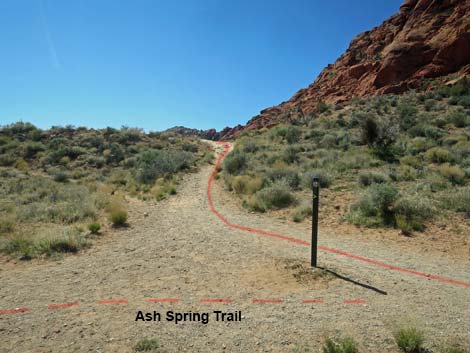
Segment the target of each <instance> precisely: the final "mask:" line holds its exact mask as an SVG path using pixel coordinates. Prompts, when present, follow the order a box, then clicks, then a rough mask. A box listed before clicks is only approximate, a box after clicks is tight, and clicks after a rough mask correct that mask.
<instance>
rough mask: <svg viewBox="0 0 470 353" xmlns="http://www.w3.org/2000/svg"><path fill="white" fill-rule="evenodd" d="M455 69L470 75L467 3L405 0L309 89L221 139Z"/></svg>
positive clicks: (393, 90) (355, 41) (407, 86)
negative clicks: (395, 11) (398, 9)
mask: <svg viewBox="0 0 470 353" xmlns="http://www.w3.org/2000/svg"><path fill="white" fill-rule="evenodd" d="M457 71H461V72H467V73H468V72H469V71H470V1H469V0H406V1H405V2H404V3H403V4H402V6H401V7H400V12H399V13H397V14H395V15H394V16H392V17H391V18H389V19H388V20H386V21H385V22H384V23H382V24H381V25H380V26H378V27H376V28H374V29H372V30H370V31H367V32H364V33H361V34H360V35H358V36H357V37H356V38H354V39H353V40H352V41H351V44H350V45H349V48H348V49H347V51H346V52H345V53H344V54H343V55H341V57H339V58H338V60H337V61H336V62H335V63H334V64H330V65H328V66H327V67H326V68H325V69H324V70H323V71H322V72H321V73H320V75H319V76H318V77H317V79H316V80H315V82H313V83H312V84H311V85H310V86H309V87H307V88H304V89H301V90H300V91H298V92H297V93H296V94H295V95H294V96H293V97H292V98H291V99H289V100H288V101H287V102H283V103H281V104H280V105H278V106H276V107H271V108H268V109H265V110H263V111H261V112H260V114H259V115H258V116H255V117H254V118H252V119H251V120H250V121H249V122H248V123H247V125H246V126H245V127H242V128H240V127H237V128H235V129H225V130H224V131H223V132H222V133H221V134H220V136H219V137H220V138H222V139H224V138H225V139H226V138H231V137H233V136H234V135H235V134H236V133H237V132H239V131H241V130H247V129H248V130H251V129H260V128H262V127H266V126H268V127H269V126H272V125H275V124H277V123H279V122H281V121H290V120H292V119H295V118H296V117H298V116H299V115H300V116H301V115H304V114H308V113H311V112H313V111H315V110H316V109H317V107H318V104H319V102H326V103H329V104H337V103H341V102H344V101H347V100H349V99H351V98H353V97H367V96H374V95H381V94H387V93H395V94H398V93H401V92H404V91H406V90H408V89H411V88H416V87H418V86H419V84H420V81H421V80H422V79H424V78H434V77H439V76H443V75H447V74H450V73H454V72H457Z"/></svg>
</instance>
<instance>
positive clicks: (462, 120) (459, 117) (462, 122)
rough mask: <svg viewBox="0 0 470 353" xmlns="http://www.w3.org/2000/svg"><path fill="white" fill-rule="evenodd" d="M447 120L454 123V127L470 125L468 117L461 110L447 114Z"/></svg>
mask: <svg viewBox="0 0 470 353" xmlns="http://www.w3.org/2000/svg"><path fill="white" fill-rule="evenodd" d="M449 121H450V122H451V123H452V124H454V126H455V127H459V128H463V127H467V126H469V125H470V117H469V116H468V115H467V114H465V113H462V112H455V113H452V114H451V115H450V116H449Z"/></svg>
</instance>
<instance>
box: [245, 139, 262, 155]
mask: <svg viewBox="0 0 470 353" xmlns="http://www.w3.org/2000/svg"><path fill="white" fill-rule="evenodd" d="M258 149H259V147H258V144H257V143H256V142H255V141H253V140H244V141H242V150H243V152H245V153H255V152H256V151H258Z"/></svg>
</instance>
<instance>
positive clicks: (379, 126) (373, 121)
mask: <svg viewBox="0 0 470 353" xmlns="http://www.w3.org/2000/svg"><path fill="white" fill-rule="evenodd" d="M360 128H361V130H360V131H361V140H362V142H363V143H364V144H367V145H368V146H369V147H370V148H372V149H373V151H374V153H375V154H376V155H377V156H378V157H379V158H380V159H383V160H393V159H395V157H394V155H393V154H394V153H393V149H392V146H393V144H394V143H395V141H396V140H397V137H398V134H399V131H400V127H399V125H398V123H397V122H396V121H395V120H394V119H390V118H386V117H378V116H374V115H367V116H366V118H365V119H364V120H363V121H362V123H361V125H360Z"/></svg>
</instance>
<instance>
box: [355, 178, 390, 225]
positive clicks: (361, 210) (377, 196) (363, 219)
mask: <svg viewBox="0 0 470 353" xmlns="http://www.w3.org/2000/svg"><path fill="white" fill-rule="evenodd" d="M397 198H398V190H397V189H396V188H395V187H394V186H393V185H390V184H373V185H372V186H370V187H369V188H367V189H366V191H365V193H364V195H363V196H362V197H361V199H360V200H359V201H358V202H356V203H354V204H353V205H351V212H350V213H351V214H350V215H348V219H349V220H350V221H351V222H352V223H354V224H363V225H366V226H377V225H390V224H393V223H394V219H393V216H394V213H393V204H394V203H395V201H396V199H397Z"/></svg>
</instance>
